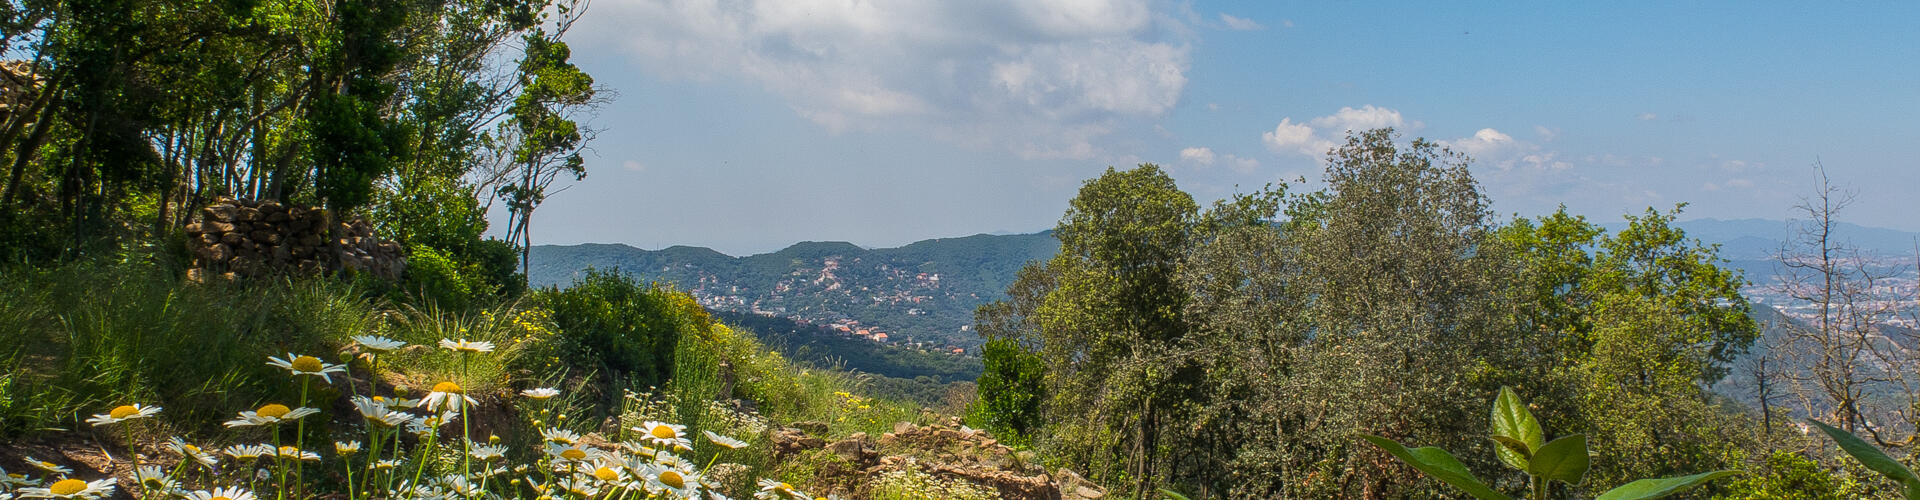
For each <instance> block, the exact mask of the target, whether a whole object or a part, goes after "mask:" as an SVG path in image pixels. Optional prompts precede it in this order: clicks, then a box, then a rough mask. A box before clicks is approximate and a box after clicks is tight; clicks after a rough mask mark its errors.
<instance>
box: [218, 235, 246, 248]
mask: <svg viewBox="0 0 1920 500" xmlns="http://www.w3.org/2000/svg"><path fill="white" fill-rule="evenodd" d="M244 239H247V238H246V237H245V236H241V235H240V233H221V234H220V243H222V244H225V245H228V246H232V245H238V244H240V240H244Z"/></svg>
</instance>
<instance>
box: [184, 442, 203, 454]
mask: <svg viewBox="0 0 1920 500" xmlns="http://www.w3.org/2000/svg"><path fill="white" fill-rule="evenodd" d="M180 447H181V448H183V449H185V450H187V452H188V453H199V452H200V447H198V446H194V445H190V444H183V445H180Z"/></svg>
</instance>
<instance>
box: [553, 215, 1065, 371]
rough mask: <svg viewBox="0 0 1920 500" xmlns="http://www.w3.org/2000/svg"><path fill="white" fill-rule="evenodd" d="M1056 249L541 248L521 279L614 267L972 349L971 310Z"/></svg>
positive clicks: (557, 279) (1023, 240)
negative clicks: (754, 251)
mask: <svg viewBox="0 0 1920 500" xmlns="http://www.w3.org/2000/svg"><path fill="white" fill-rule="evenodd" d="M1058 248H1059V242H1058V241H1056V240H1054V238H1053V236H1052V233H1050V232H1041V233H1034V234H1018V235H1004V236H1000V235H986V234H979V235H973V236H967V237H961V238H940V239H932V240H925V241H920V242H915V243H913V244H909V245H906V246H902V247H899V248H880V249H865V248H860V247H858V246H855V245H853V244H851V243H845V242H801V243H796V244H794V245H793V246H790V247H787V248H785V249H782V250H780V251H778V252H773V253H766V254H759V255H750V256H745V257H732V256H728V255H726V254H722V253H720V252H716V251H713V250H710V249H706V248H697V247H686V246H674V247H668V248H665V249H661V250H642V249H638V248H634V247H631V246H627V245H618V244H584V245H570V246H553V245H545V246H536V247H534V248H533V250H532V256H531V262H532V264H531V271H530V272H529V276H528V281H529V282H530V283H531V284H532V285H533V286H536V287H546V286H566V285H567V284H569V283H571V282H572V281H573V279H574V277H575V276H578V275H579V273H580V272H581V271H582V270H584V269H587V268H589V267H592V268H598V269H616V268H617V269H620V270H622V271H624V272H627V273H631V274H634V275H636V276H637V277H639V278H640V279H642V280H649V281H659V282H665V283H672V284H673V285H674V286H676V287H678V288H680V289H682V290H686V291H689V292H692V293H693V295H694V296H696V297H699V298H700V302H701V304H703V305H706V306H707V307H708V308H710V309H714V310H720V311H735V312H745V313H756V312H757V313H762V314H771V315H775V316H784V317H791V318H794V319H799V320H805V321H807V322H808V323H811V324H814V325H821V326H823V327H825V328H837V327H845V328H846V331H847V333H857V332H859V331H860V330H867V332H868V333H867V336H868V337H878V336H879V334H883V333H884V334H885V335H886V337H885V342H888V343H920V345H917V346H915V347H917V348H924V349H934V348H939V349H942V350H947V351H950V350H951V349H955V348H958V349H961V350H962V352H963V353H966V354H973V351H974V349H975V347H977V346H978V345H979V344H980V340H979V339H978V338H977V337H976V336H975V335H974V334H973V333H972V332H971V331H970V330H971V328H970V327H969V325H970V324H971V323H972V320H973V310H974V308H976V307H978V306H979V305H980V304H983V303H986V302H988V301H991V300H993V299H994V298H995V297H999V296H1000V295H1002V294H1004V293H1005V290H1006V287H1007V285H1008V284H1009V283H1011V282H1012V281H1013V276H1014V273H1016V272H1018V271H1019V270H1020V267H1021V266H1024V265H1026V263H1027V262H1030V261H1040V260H1045V259H1048V258H1051V257H1052V256H1053V254H1054V252H1055V251H1057V249H1058ZM836 325H838V326H836Z"/></svg>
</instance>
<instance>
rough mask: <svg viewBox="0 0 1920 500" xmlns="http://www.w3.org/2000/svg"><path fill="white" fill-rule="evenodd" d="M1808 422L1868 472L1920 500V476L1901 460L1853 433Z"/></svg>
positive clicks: (1909, 496) (1910, 497)
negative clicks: (1831, 439) (1876, 474)
mask: <svg viewBox="0 0 1920 500" xmlns="http://www.w3.org/2000/svg"><path fill="white" fill-rule="evenodd" d="M1807 422H1808V423H1811V424H1813V426H1814V427H1817V428H1819V429H1820V432H1822V433H1825V434H1826V435H1827V437H1830V438H1833V442H1834V444H1838V445H1840V449H1841V450H1842V451H1845V452H1847V454H1848V455H1851V456H1853V458H1854V460H1859V461H1860V463H1862V464H1865V465H1866V466H1867V469H1868V470H1872V471H1874V472H1878V473H1880V475H1882V476H1886V477H1887V479H1892V480H1893V482H1895V483H1898V484H1899V485H1900V487H1901V489H1902V490H1903V492H1904V494H1905V496H1906V498H1907V499H1908V500H1914V499H1920V475H1915V474H1914V472H1913V469H1909V468H1907V466H1906V465H1904V464H1901V463H1900V461H1899V460H1895V459H1894V458H1893V457H1890V456H1887V452H1885V451H1881V450H1880V447H1878V446H1874V445H1873V443H1869V442H1867V441H1866V440H1864V439H1860V437H1859V436H1855V435H1853V433H1851V432H1847V431H1843V430H1840V429H1838V428H1835V427H1833V426H1830V425H1827V424H1825V423H1822V422H1820V421H1818V420H1814V419H1807Z"/></svg>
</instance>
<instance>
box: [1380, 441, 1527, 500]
mask: <svg viewBox="0 0 1920 500" xmlns="http://www.w3.org/2000/svg"><path fill="white" fill-rule="evenodd" d="M1360 438H1361V439H1365V440H1367V442H1369V443H1373V445H1374V446H1379V447H1380V449H1383V450H1387V453H1389V454H1392V455H1393V456H1394V457H1395V458H1399V459H1400V461H1402V462H1406V463H1407V465H1411V466H1413V468H1415V469H1420V472H1425V473H1427V475H1429V476H1433V478H1434V479H1439V480H1440V482H1443V483H1447V484H1450V485H1453V487H1455V488H1459V489H1460V490H1461V491H1465V492H1467V494H1469V495H1473V497H1474V498H1477V499H1480V500H1513V499H1512V497H1508V496H1506V495H1504V494H1501V493H1500V492H1498V491H1494V490H1493V488H1489V487H1487V485H1486V483H1482V482H1480V479H1479V478H1475V477H1473V473H1472V472H1468V471H1467V466H1466V465H1464V464H1461V463H1460V461H1459V460H1457V459H1455V458H1453V455H1452V454H1450V453H1447V450H1442V449H1439V448H1435V447H1432V446H1427V447H1423V448H1414V449H1411V450H1409V449H1407V447H1406V446H1402V445H1401V444H1400V443H1398V442H1395V441H1394V440H1392V439H1387V438H1383V437H1380V436H1375V435H1371V434H1361V435H1360Z"/></svg>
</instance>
